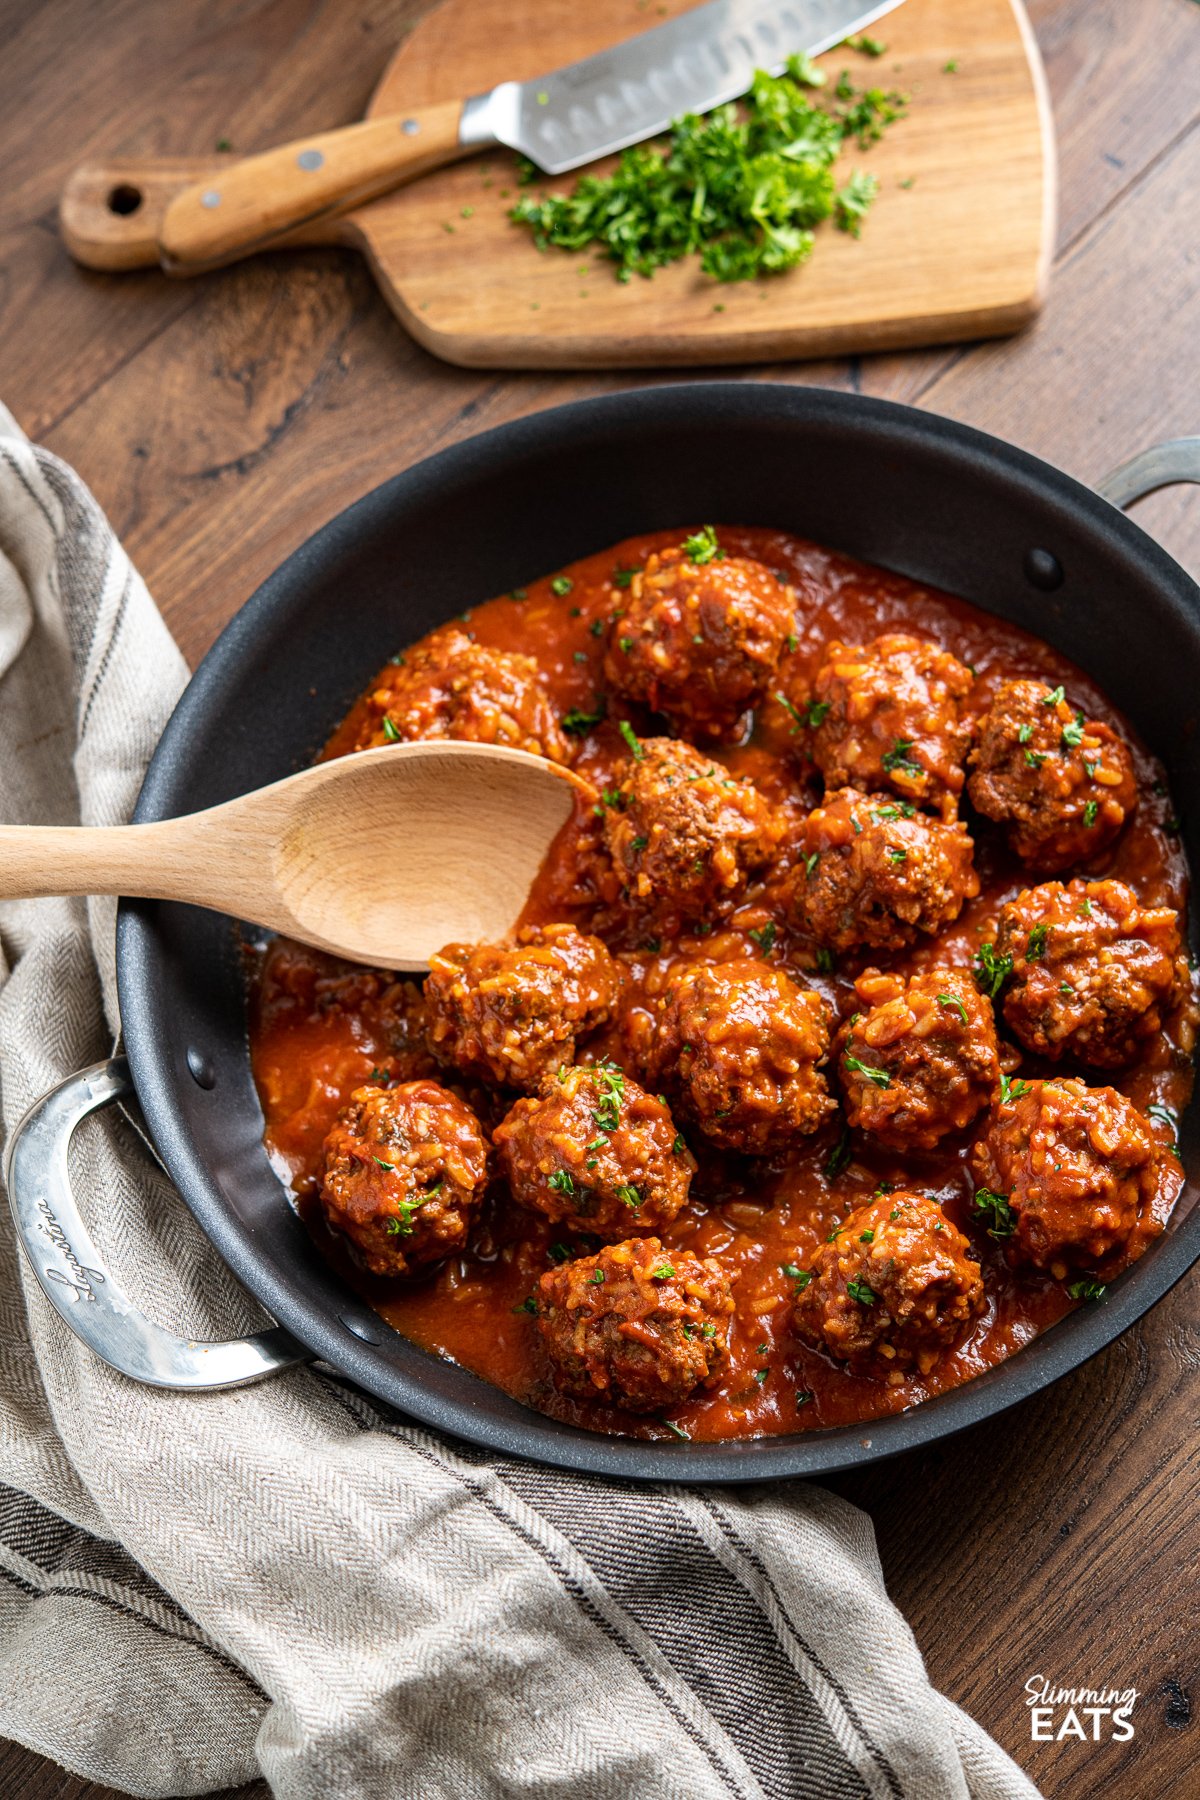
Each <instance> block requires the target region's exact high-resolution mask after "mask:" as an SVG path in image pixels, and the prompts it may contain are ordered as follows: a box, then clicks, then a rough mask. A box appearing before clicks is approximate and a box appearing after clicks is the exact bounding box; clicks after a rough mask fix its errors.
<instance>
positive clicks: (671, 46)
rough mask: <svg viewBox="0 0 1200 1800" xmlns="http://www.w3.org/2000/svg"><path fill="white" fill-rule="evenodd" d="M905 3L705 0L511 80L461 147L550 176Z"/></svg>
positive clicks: (489, 98)
mask: <svg viewBox="0 0 1200 1800" xmlns="http://www.w3.org/2000/svg"><path fill="white" fill-rule="evenodd" d="M902 4H903V0H875V3H874V4H873V5H866V6H864V4H863V0H709V4H708V5H707V6H700V7H695V8H694V9H693V10H692V11H691V12H686V13H681V14H680V15H679V17H678V18H674V19H668V21H667V22H666V24H664V25H656V26H655V27H654V28H653V30H651V31H643V32H640V33H639V34H638V36H636V37H631V38H626V39H625V41H624V43H621V44H617V45H615V46H614V47H613V48H612V49H611V50H601V51H599V52H598V53H597V54H596V55H595V56H587V57H584V58H583V60H582V61H581V62H575V63H567V64H566V65H565V66H564V67H563V68H561V69H555V70H554V71H553V72H552V73H550V74H548V75H542V76H539V77H537V78H536V79H534V80H533V81H520V82H518V81H504V82H501V83H500V85H499V87H495V88H493V89H492V90H491V92H490V93H487V94H477V95H475V96H474V97H473V98H472V99H470V100H468V101H467V102H466V104H465V106H464V107H463V112H462V119H461V121H460V123H459V143H460V144H461V145H462V146H463V148H464V149H466V148H470V149H484V148H486V146H487V145H489V144H504V145H506V146H507V147H508V148H509V149H510V150H517V151H520V152H521V153H522V154H523V155H525V156H527V157H529V159H530V161H531V162H535V163H536V164H537V165H538V167H539V168H540V169H542V170H544V172H545V173H546V174H547V175H564V174H566V173H567V171H568V170H570V169H577V168H579V166H580V165H581V164H582V163H587V162H594V161H595V160H596V159H597V158H598V157H601V156H608V155H609V154H610V153H611V152H612V151H614V150H623V149H625V148H626V146H627V145H629V144H636V143H639V142H641V140H642V139H644V138H649V137H655V136H657V135H658V133H659V132H661V131H665V130H666V128H667V126H668V125H670V123H671V122H672V120H673V119H676V118H678V117H679V115H680V114H681V113H685V112H694V113H704V112H709V111H711V109H712V108H713V107H714V106H721V105H723V104H724V103H725V102H726V101H727V100H736V99H737V98H738V97H739V95H741V94H744V93H745V92H746V90H747V89H748V88H749V86H750V82H751V79H752V77H753V75H754V71H755V70H756V69H767V70H768V71H769V72H770V73H771V74H773V75H778V74H780V73H781V72H782V70H783V68H784V66H785V64H786V62H787V59H788V58H789V57H790V56H794V55H796V54H797V53H801V52H803V53H806V54H807V55H809V56H819V55H820V54H821V52H822V51H823V50H831V49H832V48H833V47H834V45H835V44H840V43H841V42H842V40H843V39H844V38H847V37H849V36H851V35H852V33H854V32H857V31H861V30H863V29H864V27H866V26H867V25H871V24H873V23H874V21H875V20H876V19H880V18H882V17H883V16H884V14H885V13H889V12H892V11H893V10H894V8H895V7H897V6H900V5H902Z"/></svg>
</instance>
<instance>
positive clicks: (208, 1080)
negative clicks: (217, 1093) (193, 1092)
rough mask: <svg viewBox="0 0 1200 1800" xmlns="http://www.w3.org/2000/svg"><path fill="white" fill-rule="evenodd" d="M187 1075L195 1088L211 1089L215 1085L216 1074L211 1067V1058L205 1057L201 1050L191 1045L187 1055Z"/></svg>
mask: <svg viewBox="0 0 1200 1800" xmlns="http://www.w3.org/2000/svg"><path fill="white" fill-rule="evenodd" d="M187 1066H188V1074H189V1075H190V1076H191V1078H192V1080H193V1081H194V1082H195V1084H196V1086H197V1087H202V1088H212V1087H215V1086H216V1085H217V1072H216V1070H215V1069H214V1068H213V1066H212V1058H211V1057H208V1056H205V1054H204V1052H203V1050H197V1049H196V1048H195V1046H194V1045H193V1046H192V1048H191V1049H190V1050H189V1051H188V1053H187Z"/></svg>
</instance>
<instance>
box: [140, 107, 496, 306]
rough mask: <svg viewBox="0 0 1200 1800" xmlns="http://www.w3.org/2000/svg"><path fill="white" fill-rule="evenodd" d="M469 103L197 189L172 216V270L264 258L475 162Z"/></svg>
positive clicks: (354, 132)
mask: <svg viewBox="0 0 1200 1800" xmlns="http://www.w3.org/2000/svg"><path fill="white" fill-rule="evenodd" d="M462 110H463V109H462V102H461V101H460V100H448V101H443V102H442V103H441V104H439V105H437V106H426V107H420V108H414V109H413V111H412V112H410V113H408V114H405V115H403V116H391V117H388V118H385V119H368V120H367V121H366V123H365V124H362V125H347V126H343V127H342V128H341V129H340V130H338V131H323V132H317V133H315V134H314V135H313V136H312V137H307V138H297V139H296V140H295V142H293V143H290V144H283V145H281V146H280V148H279V149H277V150H265V151H263V152H262V154H261V155H259V156H247V157H244V158H242V159H241V160H240V161H238V162H235V163H231V164H230V165H229V166H228V168H226V169H223V170H222V171H221V172H220V175H219V178H215V179H208V180H204V181H199V182H195V183H193V184H192V186H190V187H187V188H185V189H184V190H183V192H182V193H181V194H178V195H177V196H176V197H175V199H174V200H172V202H171V204H170V205H169V206H168V208H167V210H166V213H165V214H164V216H163V221H162V228H161V231H160V233H159V250H160V254H161V259H162V263H163V267H164V268H166V269H169V270H170V271H171V272H172V273H173V274H179V275H190V274H195V273H198V272H199V271H201V270H202V269H213V268H219V267H220V265H221V264H222V263H227V262H233V261H234V260H236V258H238V257H239V256H247V255H249V254H250V253H251V252H252V251H255V250H261V249H263V248H265V247H266V246H267V245H268V244H271V243H274V242H275V241H276V240H277V239H279V238H281V237H284V236H286V235H287V233H288V232H290V231H294V230H295V229H296V228H297V226H300V225H304V224H306V223H308V222H309V221H310V220H313V219H318V218H321V217H322V216H323V215H325V214H327V213H331V212H340V211H342V210H344V209H345V208H346V207H349V206H357V205H361V204H362V202H364V201H366V200H370V199H373V198H374V197H375V196H376V195H377V194H383V193H386V192H387V191H388V190H389V189H391V188H394V187H398V186H399V185H401V184H402V183H403V182H406V181H411V180H412V179H413V177H414V176H417V175H422V174H424V173H425V172H426V171H427V170H429V169H434V168H438V167H440V166H441V165H442V164H443V163H449V162H454V161H455V160H456V159H457V158H458V157H460V156H464V155H468V154H470V152H471V151H472V150H474V149H476V148H478V145H476V144H473V143H472V144H464V143H463V142H462V141H461V139H460V135H459V120H460V118H461V116H462Z"/></svg>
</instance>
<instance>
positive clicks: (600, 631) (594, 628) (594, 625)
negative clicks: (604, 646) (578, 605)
mask: <svg viewBox="0 0 1200 1800" xmlns="http://www.w3.org/2000/svg"><path fill="white" fill-rule="evenodd" d="M588 630H589V631H590V632H591V634H592V636H593V637H603V635H604V620H603V619H593V620H592V622H591V624H590V625H589V626H588Z"/></svg>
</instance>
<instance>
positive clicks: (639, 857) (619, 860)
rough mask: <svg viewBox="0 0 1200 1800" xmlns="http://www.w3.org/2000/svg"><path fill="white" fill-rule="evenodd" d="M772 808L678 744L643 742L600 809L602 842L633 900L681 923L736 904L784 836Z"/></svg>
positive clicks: (660, 740) (749, 788) (725, 771)
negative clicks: (749, 879) (732, 902)
mask: <svg viewBox="0 0 1200 1800" xmlns="http://www.w3.org/2000/svg"><path fill="white" fill-rule="evenodd" d="M781 829H782V828H781V825H780V822H779V820H778V818H777V817H776V815H775V813H774V811H773V809H772V808H771V807H770V806H769V805H768V803H767V801H766V800H765V799H764V798H763V796H762V795H761V794H760V793H759V791H758V789H757V788H756V787H754V786H753V784H752V783H751V782H749V781H737V780H735V779H734V778H733V777H732V776H731V775H730V773H729V771H728V769H726V768H725V767H724V766H723V765H722V764H721V763H714V762H710V761H709V759H708V758H707V757H705V756H701V754H700V752H699V751H698V750H694V749H693V748H692V746H691V745H690V744H682V743H679V742H678V741H677V740H676V739H675V738H645V739H643V740H642V742H641V743H640V744H639V746H638V753H637V754H636V755H635V756H633V757H631V758H630V760H629V762H628V763H627V764H626V765H625V767H624V769H623V771H622V773H621V776H620V778H619V780H618V783H617V786H616V789H615V791H614V796H613V803H612V804H611V805H609V806H607V807H606V808H605V812H604V836H605V841H606V843H607V845H608V849H609V854H610V855H611V856H612V859H613V862H614V864H615V865H616V869H617V872H618V874H619V875H620V876H621V878H622V880H623V881H624V883H625V886H626V887H627V889H628V890H629V893H630V894H631V896H632V897H633V899H634V900H635V901H637V902H639V903H642V904H647V903H649V904H650V905H651V906H653V907H654V908H655V909H656V910H658V911H660V912H663V913H666V914H673V915H675V916H677V917H679V918H681V919H698V918H700V917H701V916H702V915H703V914H705V913H708V912H711V911H712V910H714V908H718V907H720V906H721V905H723V904H724V903H726V902H728V901H730V900H735V899H736V898H737V896H738V894H739V893H740V892H741V890H742V888H744V886H745V884H746V879H747V876H748V875H749V874H750V873H751V872H752V871H754V870H755V869H760V868H762V867H763V865H764V864H765V863H767V862H769V861H770V859H771V857H772V856H773V855H774V852H775V849H776V846H777V845H778V842H779V838H780V836H781Z"/></svg>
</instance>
